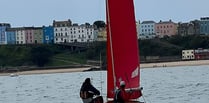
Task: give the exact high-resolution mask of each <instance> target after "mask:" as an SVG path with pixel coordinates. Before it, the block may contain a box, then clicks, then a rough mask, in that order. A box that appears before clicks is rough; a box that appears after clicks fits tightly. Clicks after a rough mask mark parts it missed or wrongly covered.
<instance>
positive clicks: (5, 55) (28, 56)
mask: <svg viewBox="0 0 209 103" xmlns="http://www.w3.org/2000/svg"><path fill="white" fill-rule="evenodd" d="M139 48H140V56H141V57H146V56H160V57H163V56H181V51H182V50H184V49H198V48H204V49H207V48H209V37H208V36H203V35H190V36H179V35H176V36H173V37H165V38H162V39H158V38H156V39H151V40H139ZM100 55H101V56H102V61H103V62H104V63H106V42H95V43H94V45H93V46H91V47H90V48H87V49H85V50H82V51H80V52H78V51H76V52H75V51H72V50H71V49H69V48H68V47H64V46H60V45H2V46H0V66H3V67H5V66H6V67H10V66H12V67H15V66H39V67H43V66H66V65H77V64H86V63H87V60H96V61H99V60H100Z"/></svg>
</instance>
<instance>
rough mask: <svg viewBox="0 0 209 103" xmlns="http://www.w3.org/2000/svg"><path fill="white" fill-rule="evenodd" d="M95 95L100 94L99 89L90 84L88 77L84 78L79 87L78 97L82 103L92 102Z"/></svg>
mask: <svg viewBox="0 0 209 103" xmlns="http://www.w3.org/2000/svg"><path fill="white" fill-rule="evenodd" d="M95 95H100V92H99V90H97V89H96V88H95V87H94V86H93V85H92V84H91V80H90V78H86V79H85V81H84V82H83V84H82V86H81V89H80V97H81V99H82V101H83V103H92V102H93V96H95Z"/></svg>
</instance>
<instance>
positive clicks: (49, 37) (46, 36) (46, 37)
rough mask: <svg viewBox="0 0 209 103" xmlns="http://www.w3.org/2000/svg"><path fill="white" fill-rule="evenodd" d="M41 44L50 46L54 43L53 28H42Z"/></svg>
mask: <svg viewBox="0 0 209 103" xmlns="http://www.w3.org/2000/svg"><path fill="white" fill-rule="evenodd" d="M43 43H44V44H52V43H54V28H53V26H47V27H46V26H43Z"/></svg>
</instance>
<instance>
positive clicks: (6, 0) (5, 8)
mask: <svg viewBox="0 0 209 103" xmlns="http://www.w3.org/2000/svg"><path fill="white" fill-rule="evenodd" d="M134 2H135V13H136V20H141V21H145V20H154V21H156V22H159V21H160V20H163V21H168V20H169V19H171V20H173V21H174V22H180V21H182V22H188V21H190V20H194V19H199V18H200V17H205V16H209V6H208V4H209V0H134ZM118 3H120V0H118ZM105 17H106V16H105V0H0V22H1V23H4V22H6V23H10V24H11V25H12V26H13V27H16V26H42V25H51V24H52V22H53V20H67V19H71V20H72V22H73V23H79V24H82V23H85V22H88V23H90V24H92V23H93V22H94V21H96V20H103V21H105V20H106V19H105Z"/></svg>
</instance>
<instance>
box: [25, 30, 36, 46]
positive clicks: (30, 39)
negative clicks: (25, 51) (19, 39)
mask: <svg viewBox="0 0 209 103" xmlns="http://www.w3.org/2000/svg"><path fill="white" fill-rule="evenodd" d="M24 30H25V43H26V44H34V34H33V33H34V27H24Z"/></svg>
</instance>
